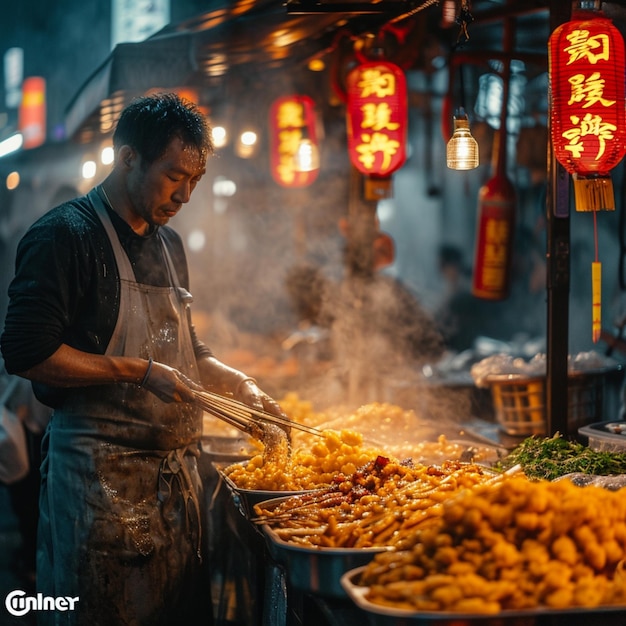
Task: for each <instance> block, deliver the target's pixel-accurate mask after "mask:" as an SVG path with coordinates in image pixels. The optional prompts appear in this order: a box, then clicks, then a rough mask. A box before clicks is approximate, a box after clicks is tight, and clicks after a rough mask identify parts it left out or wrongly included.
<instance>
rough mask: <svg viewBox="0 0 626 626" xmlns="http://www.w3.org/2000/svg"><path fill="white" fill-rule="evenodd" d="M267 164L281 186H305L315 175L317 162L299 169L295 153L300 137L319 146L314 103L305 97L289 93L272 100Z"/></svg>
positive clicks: (317, 168)
mask: <svg viewBox="0 0 626 626" xmlns="http://www.w3.org/2000/svg"><path fill="white" fill-rule="evenodd" d="M269 129H270V133H269V135H270V167H271V171H272V177H273V178H274V180H275V181H276V182H277V183H278V184H279V185H281V186H283V187H306V186H308V185H310V184H311V183H312V182H313V181H315V179H316V178H317V174H318V172H319V165H317V166H316V167H314V169H311V170H309V171H301V170H300V169H298V167H297V164H296V154H297V153H298V148H299V147H300V146H301V143H302V142H303V140H308V141H310V142H311V143H310V145H311V147H312V148H313V149H315V150H317V148H318V136H317V123H316V114H315V103H314V102H313V100H312V99H311V98H309V97H308V96H300V95H291V96H283V97H282V98H278V100H275V101H274V103H273V104H272V106H271V108H270V119H269Z"/></svg>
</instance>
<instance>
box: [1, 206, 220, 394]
mask: <svg viewBox="0 0 626 626" xmlns="http://www.w3.org/2000/svg"><path fill="white" fill-rule="evenodd" d="M107 210H108V212H109V215H110V216H111V219H112V221H113V225H114V227H115V230H116V232H117V233H118V236H119V238H120V242H121V244H122V247H123V248H124V250H125V251H126V254H127V255H128V257H129V259H130V262H131V265H132V267H133V270H134V272H135V278H136V280H137V281H138V282H140V283H143V284H148V285H154V286H159V287H165V286H169V285H170V280H169V276H168V272H167V266H166V264H165V260H164V258H163V250H162V246H161V245H160V242H159V237H157V232H160V234H161V235H162V238H163V240H164V241H165V243H166V245H167V248H168V250H169V252H170V255H171V257H172V260H173V263H174V266H175V269H176V273H177V275H178V279H179V281H180V285H181V286H182V287H184V288H185V289H188V290H189V274H188V269H187V261H186V257H185V251H184V248H183V244H182V241H181V239H180V236H179V235H178V234H177V233H176V232H175V231H174V230H173V229H171V228H169V227H167V226H164V227H160V228H158V229H154V230H153V231H152V232H151V233H150V234H148V235H146V236H140V235H137V234H136V233H135V232H134V231H133V230H132V229H131V228H130V226H129V225H128V224H127V223H126V222H125V221H124V220H123V219H122V218H121V217H120V216H119V215H117V213H115V212H114V211H111V210H109V209H107ZM118 308H119V275H118V272H117V266H116V263H115V257H114V255H113V249H112V247H111V244H110V242H109V240H108V238H107V236H106V233H105V231H104V227H103V226H102V223H101V222H100V219H99V218H98V216H97V215H96V212H95V210H94V209H93V207H92V206H91V203H90V202H89V200H88V199H87V197H86V196H82V197H80V198H76V199H74V200H72V201H70V202H66V203H64V204H62V205H60V206H58V207H56V208H54V209H52V210H51V211H49V212H48V213H46V214H45V215H43V216H42V217H41V218H40V219H39V220H37V221H36V222H35V223H34V224H33V225H32V226H31V227H30V228H29V230H28V232H27V233H26V234H25V235H24V237H23V238H22V240H21V241H20V243H19V246H18V249H17V255H16V271H15V277H14V279H13V281H12V282H11V284H10V286H9V306H8V311H7V316H6V320H5V326H4V332H3V334H2V336H1V337H0V347H1V349H2V355H3V357H4V361H5V366H6V369H7V371H8V372H9V373H12V374H15V373H19V372H23V371H26V370H28V369H30V368H31V367H33V366H34V365H37V364H38V363H41V362H42V361H44V360H45V359H47V358H48V357H50V356H51V355H52V354H53V353H54V352H56V350H57V349H58V348H59V347H60V346H61V344H63V343H65V344H67V345H69V346H71V347H73V348H76V349H77V350H82V351H85V352H91V353H94V354H104V352H105V350H106V347H107V344H108V342H109V340H110V338H111V335H112V333H113V329H114V327H115V323H116V320H117V315H118ZM191 332H192V338H193V342H194V351H195V353H196V356H197V357H201V356H208V355H210V354H211V352H210V350H209V349H208V348H207V347H206V346H205V345H204V344H203V343H202V342H201V341H199V340H198V338H197V337H196V335H195V332H194V329H193V327H192V328H191ZM55 404H56V403H55Z"/></svg>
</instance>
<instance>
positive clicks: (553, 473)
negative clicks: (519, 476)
mask: <svg viewBox="0 0 626 626" xmlns="http://www.w3.org/2000/svg"><path fill="white" fill-rule="evenodd" d="M515 465H520V466H521V467H522V469H523V471H524V473H525V474H526V476H528V478H533V479H541V478H544V479H547V480H554V479H555V478H559V477H560V476H564V475H565V474H571V473H573V472H582V473H584V474H593V475H596V476H608V475H610V474H626V454H625V453H621V452H601V451H598V450H592V449H591V448H589V447H587V446H584V445H583V444H581V443H578V442H576V441H569V440H567V439H565V438H563V437H562V436H561V435H560V434H559V433H556V434H555V435H554V437H545V438H541V437H537V436H533V437H529V438H528V439H525V440H524V441H523V442H522V443H520V444H519V445H518V446H517V447H516V448H514V449H513V450H512V451H511V452H510V453H509V454H508V455H507V456H505V457H504V458H503V459H502V460H500V461H499V462H498V464H497V465H496V468H497V469H500V470H502V471H506V470H507V469H510V468H511V467H513V466H515Z"/></svg>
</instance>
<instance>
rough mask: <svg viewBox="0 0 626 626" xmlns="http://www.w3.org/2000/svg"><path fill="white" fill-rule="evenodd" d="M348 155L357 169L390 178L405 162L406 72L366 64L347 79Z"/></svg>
mask: <svg viewBox="0 0 626 626" xmlns="http://www.w3.org/2000/svg"><path fill="white" fill-rule="evenodd" d="M346 94H347V126H348V151H349V154H350V160H351V162H352V164H353V165H354V167H355V168H356V169H357V170H358V171H359V172H361V173H362V174H366V175H367V176H370V177H379V178H387V177H390V176H391V174H392V173H393V172H395V171H396V170H397V169H398V168H400V167H401V166H402V165H403V164H404V162H405V161H406V141H407V139H406V136H407V127H408V103H407V88H406V77H405V75H404V72H403V71H402V70H401V69H400V68H399V67H398V66H397V65H394V64H393V63H389V62H387V61H367V62H365V63H362V64H361V65H359V66H357V67H355V68H354V69H353V70H352V71H351V72H350V73H349V74H348V76H347V79H346Z"/></svg>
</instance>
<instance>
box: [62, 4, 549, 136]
mask: <svg viewBox="0 0 626 626" xmlns="http://www.w3.org/2000/svg"><path fill="white" fill-rule="evenodd" d="M463 7H467V8H469V9H470V12H469V17H470V20H471V24H470V27H471V40H470V41H471V46H472V47H473V48H483V49H492V50H496V49H498V47H499V46H501V28H502V20H503V19H504V18H505V17H506V16H509V15H511V16H514V17H515V18H516V24H517V37H516V39H517V46H518V47H519V49H520V50H525V51H529V52H533V51H534V52H537V51H538V52H540V53H544V54H545V52H546V41H547V37H548V35H549V32H548V30H547V26H548V18H547V16H548V3H547V2H546V1H544V0H542V1H539V0H536V1H534V2H533V1H528V0H524V1H515V2H506V1H505V0H500V1H494V0H475V1H474V2H472V3H469V2H459V1H455V0H450V1H449V2H434V1H433V0H381V1H380V2H360V1H355V0H346V1H343V2H337V1H335V0H288V1H287V2H286V3H285V2H283V1H276V0H249V1H248V2H238V3H230V2H229V3H223V4H222V6H220V7H219V8H216V9H214V10H212V11H210V12H207V13H203V14H200V15H197V16H195V17H194V18H192V19H189V20H186V21H184V22H180V23H177V24H172V25H169V26H168V27H166V28H165V29H163V30H162V31H160V32H159V33H157V34H155V35H154V36H152V37H150V38H149V39H147V40H145V41H143V42H140V43H128V44H120V45H118V46H116V48H115V49H114V50H113V52H112V53H111V54H110V56H109V57H108V58H107V59H106V60H105V61H104V63H103V64H102V65H101V66H100V67H99V68H97V70H96V71H95V72H94V73H93V74H92V76H91V77H90V78H89V79H88V80H87V82H86V83H85V84H84V85H83V86H82V88H81V89H80V90H79V91H78V93H77V94H76V96H75V97H74V98H73V100H72V101H71V102H70V104H69V105H68V107H67V110H66V116H65V126H66V134H67V136H68V137H69V138H72V139H74V140H77V141H79V142H81V143H82V142H88V141H91V140H92V139H93V138H94V137H97V136H98V135H99V134H101V133H104V134H106V133H107V132H109V131H110V130H111V128H112V124H113V122H114V120H115V119H116V117H117V114H118V113H119V112H120V110H121V109H122V108H123V107H124V106H125V104H127V102H128V101H129V99H131V98H132V97H134V96H136V95H140V94H142V93H145V92H146V91H147V90H149V89H154V88H161V89H172V88H180V87H183V86H186V85H201V86H202V87H203V88H204V89H208V90H210V89H215V90H218V89H220V88H223V83H224V82H225V77H226V76H227V75H228V76H229V78H230V77H231V76H232V75H233V74H236V73H237V72H242V71H244V70H247V72H248V75H249V74H251V73H252V72H251V69H252V68H254V70H253V73H254V75H255V76H256V78H257V79H258V80H260V81H267V80H268V78H269V76H271V74H272V73H273V72H274V73H275V72H276V71H277V70H281V69H282V70H284V69H285V68H286V67H290V68H292V69H294V70H295V71H296V73H297V71H298V68H299V67H300V68H302V69H303V68H304V67H305V64H306V63H307V62H308V60H310V59H311V58H313V57H315V56H316V55H320V54H323V53H324V52H325V51H329V50H330V49H331V48H332V47H333V45H334V42H336V41H337V37H338V34H340V33H342V34H345V35H347V36H349V37H358V36H362V35H364V34H367V33H375V32H377V31H378V30H379V29H380V28H381V27H382V26H384V25H387V26H389V25H393V26H395V27H397V28H398V29H399V30H400V31H402V29H404V28H405V26H406V24H408V23H410V24H413V25H415V24H416V23H418V24H419V28H413V29H412V33H413V35H412V38H411V37H409V38H408V39H406V40H405V41H404V42H403V44H404V46H405V49H406V51H407V53H410V54H412V55H413V58H414V59H418V57H419V54H420V50H419V48H420V46H422V47H423V46H424V45H425V42H426V34H428V35H431V36H432V34H433V33H440V34H441V37H442V39H446V38H447V39H448V40H451V41H454V40H455V34H454V32H453V31H454V29H455V28H457V25H456V24H455V19H454V17H455V16H458V14H459V12H460V11H463V10H464V8H463ZM446 8H447V10H448V11H450V10H452V11H453V19H452V20H451V21H450V20H449V23H448V24H447V25H446V24H444V16H443V11H444V10H445V9H446ZM446 29H447V31H446ZM405 33H406V30H405ZM292 73H293V72H292ZM254 87H255V85H254V84H251V85H250V87H249V88H250V89H253V88H254Z"/></svg>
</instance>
